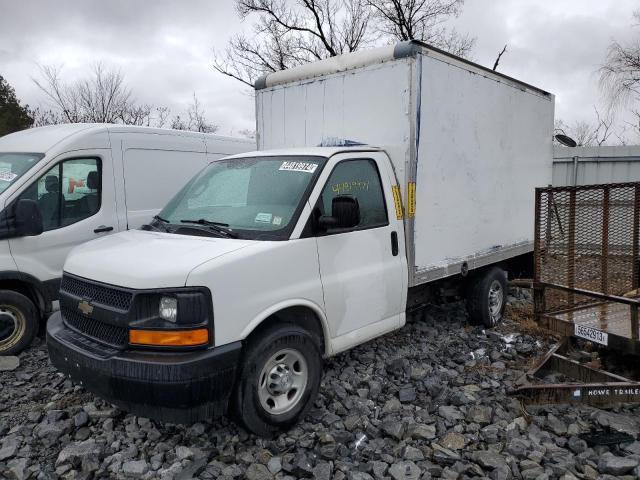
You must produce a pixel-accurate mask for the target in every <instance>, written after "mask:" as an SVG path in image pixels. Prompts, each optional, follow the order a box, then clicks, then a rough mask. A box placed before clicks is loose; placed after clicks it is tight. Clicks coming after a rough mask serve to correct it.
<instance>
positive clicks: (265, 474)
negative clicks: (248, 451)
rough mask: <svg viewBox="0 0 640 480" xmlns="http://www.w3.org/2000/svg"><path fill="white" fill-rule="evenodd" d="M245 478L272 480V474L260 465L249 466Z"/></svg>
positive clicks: (250, 479)
mask: <svg viewBox="0 0 640 480" xmlns="http://www.w3.org/2000/svg"><path fill="white" fill-rule="evenodd" d="M246 476H247V479H248V480H271V479H272V478H273V474H272V473H271V472H270V471H269V469H268V468H267V467H265V466H264V465H262V464H261V463H252V464H251V465H249V468H247V473H246Z"/></svg>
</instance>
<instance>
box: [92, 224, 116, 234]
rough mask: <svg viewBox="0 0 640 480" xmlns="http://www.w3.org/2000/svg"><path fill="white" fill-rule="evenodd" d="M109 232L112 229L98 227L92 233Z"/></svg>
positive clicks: (103, 226) (102, 226)
mask: <svg viewBox="0 0 640 480" xmlns="http://www.w3.org/2000/svg"><path fill="white" fill-rule="evenodd" d="M111 230H113V227H107V226H105V225H100V226H99V227H98V228H96V229H95V230H94V231H93V233H102V232H110V231H111Z"/></svg>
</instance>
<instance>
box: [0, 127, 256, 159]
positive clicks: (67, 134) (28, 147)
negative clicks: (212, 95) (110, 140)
mask: <svg viewBox="0 0 640 480" xmlns="http://www.w3.org/2000/svg"><path fill="white" fill-rule="evenodd" d="M104 131H109V132H113V133H123V132H127V133H154V134H160V135H176V136H181V137H192V138H201V139H211V140H223V141H229V142H237V143H242V144H245V143H246V144H247V145H249V144H255V142H254V141H253V140H248V139H247V140H245V139H240V138H234V137H226V136H223V135H214V134H210V133H200V132H191V131H187V130H173V129H169V128H153V127H139V126H136V125H119V124H113V123H65V124H60V125H47V126H45V127H38V128H29V129H26V130H21V131H19V132H15V133H11V134H9V135H5V136H3V137H0V151H4V152H30V153H44V152H47V151H48V150H50V149H51V148H53V147H54V146H56V145H57V144H59V143H61V142H63V141H65V140H71V139H73V140H74V141H76V140H78V139H80V138H82V137H83V136H89V135H94V134H96V133H99V132H104Z"/></svg>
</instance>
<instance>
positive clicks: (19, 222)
mask: <svg viewBox="0 0 640 480" xmlns="http://www.w3.org/2000/svg"><path fill="white" fill-rule="evenodd" d="M15 212H16V213H15V215H16V233H17V234H18V236H21V237H35V236H36V235H40V234H41V233H42V232H43V230H44V225H43V221H42V212H41V211H40V207H38V204H37V203H36V202H35V201H34V200H29V199H28V198H23V199H21V200H18V203H16V210H15Z"/></svg>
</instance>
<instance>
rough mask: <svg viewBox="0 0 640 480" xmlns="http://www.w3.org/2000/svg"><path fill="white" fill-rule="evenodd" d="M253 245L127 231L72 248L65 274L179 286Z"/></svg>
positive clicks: (118, 282)
mask: <svg viewBox="0 0 640 480" xmlns="http://www.w3.org/2000/svg"><path fill="white" fill-rule="evenodd" d="M255 243H257V242H255V241H251V240H240V239H230V238H217V237H194V236H187V235H176V234H170V233H161V232H148V231H143V230H129V231H127V232H122V233H117V234H115V235H110V236H108V237H104V238H101V239H98V240H93V241H91V242H88V243H85V244H83V245H80V246H78V247H76V248H74V249H73V250H72V251H71V253H70V254H69V256H68V257H67V261H66V262H65V265H64V271H65V272H69V273H72V274H74V275H78V276H80V277H84V278H87V279H90V280H96V281H98V282H102V283H108V284H111V285H117V286H121V287H128V288H136V289H144V288H171V287H181V286H184V285H185V282H186V279H187V277H188V275H189V272H191V270H193V269H194V268H196V267H197V266H198V265H200V264H202V263H204V262H208V261H210V260H213V259H215V258H218V257H221V256H223V255H226V254H227V253H231V252H234V251H236V250H239V249H241V248H245V247H247V246H249V245H252V244H255Z"/></svg>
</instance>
